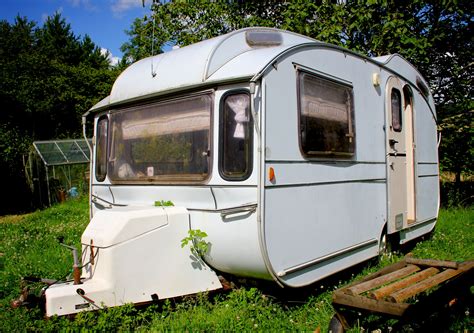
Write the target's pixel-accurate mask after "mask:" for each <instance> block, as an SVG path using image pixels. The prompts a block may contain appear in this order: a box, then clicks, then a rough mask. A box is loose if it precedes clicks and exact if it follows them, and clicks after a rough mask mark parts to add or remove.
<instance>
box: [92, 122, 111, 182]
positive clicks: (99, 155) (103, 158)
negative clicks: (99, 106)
mask: <svg viewBox="0 0 474 333" xmlns="http://www.w3.org/2000/svg"><path fill="white" fill-rule="evenodd" d="M107 127H108V119H107V117H104V118H101V119H100V120H99V122H98V124H97V134H96V137H97V147H96V159H95V160H96V163H95V177H96V178H97V180H98V181H100V182H101V181H104V179H105V176H106V174H107Z"/></svg>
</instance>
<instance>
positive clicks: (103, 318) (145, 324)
mask: <svg viewBox="0 0 474 333" xmlns="http://www.w3.org/2000/svg"><path fill="white" fill-rule="evenodd" d="M473 222H474V209H473V208H467V209H460V208H453V209H448V210H442V211H441V213H440V217H439V222H438V224H437V227H436V231H435V233H434V235H433V237H432V238H431V239H429V240H427V241H424V242H421V243H418V244H417V245H416V246H415V247H414V248H413V249H412V253H413V254H414V256H416V257H421V258H436V259H446V260H468V259H473V256H474V231H473ZM87 223H88V208H87V200H86V199H85V198H81V199H78V200H71V201H68V202H66V203H64V204H61V205H56V206H54V207H52V208H49V209H46V210H44V211H38V212H35V213H31V214H28V215H22V216H6V217H0V235H1V238H0V253H1V254H2V255H1V257H0V258H2V261H3V263H2V264H0V267H1V270H0V331H5V332H11V331H64V330H66V331H71V330H72V331H83V330H87V329H92V330H95V331H130V330H143V331H149V330H153V331H252V330H256V331H314V330H315V329H316V328H317V327H321V329H322V331H324V330H325V329H326V327H327V325H328V323H329V320H330V319H331V317H332V315H333V314H334V310H333V308H332V305H331V292H332V291H333V290H334V289H335V288H338V287H339V286H340V285H341V284H345V283H348V282H349V281H350V280H351V279H353V278H358V277H360V276H363V275H364V274H367V273H368V272H372V271H375V270H377V269H379V268H380V267H381V266H383V265H387V264H389V263H392V262H394V261H397V260H398V259H400V258H401V257H402V254H395V255H392V256H387V257H384V258H383V260H382V261H381V262H380V263H378V264H377V263H374V262H371V263H367V264H366V265H365V266H363V268H362V269H359V270H350V271H347V272H344V273H343V274H340V275H338V276H336V277H333V278H332V279H329V280H326V281H322V282H320V283H318V284H316V285H314V286H312V287H311V288H307V289H304V290H290V291H281V290H275V289H272V288H269V287H268V286H266V285H262V286H259V288H258V289H257V288H252V287H249V284H244V285H242V286H241V287H240V288H238V289H235V290H233V291H231V292H228V293H216V294H212V295H208V294H201V295H198V296H194V297H185V298H182V299H176V300H167V301H164V302H160V303H158V304H155V305H151V306H148V307H143V308H135V307H133V306H131V305H126V306H123V307H116V308H110V309H105V310H103V311H98V312H87V313H81V314H79V315H77V316H76V317H75V319H73V320H72V319H67V318H64V317H63V318H52V319H50V320H44V318H43V314H42V312H41V311H40V310H39V309H38V308H31V309H29V308H19V309H12V308H11V307H10V302H11V300H12V299H14V298H16V297H18V295H19V292H20V286H19V285H20V280H21V277H23V276H28V275H36V276H40V277H47V278H53V279H60V278H63V277H64V276H65V275H67V274H68V273H69V272H70V268H71V264H72V256H71V254H70V253H69V251H67V250H66V249H64V248H63V247H61V246H60V245H59V243H58V241H57V237H59V236H63V237H64V242H65V243H68V244H74V245H76V246H79V245H80V244H79V242H80V236H81V234H82V231H83V230H84V228H85V226H86V225H87ZM354 275H355V277H354ZM33 291H34V290H33ZM464 311H466V310H464V309H463V311H461V312H460V313H458V314H456V315H455V316H454V317H449V318H447V319H446V320H447V323H446V327H447V330H454V331H456V330H463V329H471V330H472V323H471V319H470V318H471V317H470V315H469V313H468V312H467V313H466V314H465V313H464ZM370 325H371V324H370V321H367V320H365V319H364V318H363V317H361V319H360V322H359V327H358V328H355V329H354V330H353V331H354V332H358V331H360V330H361V329H362V327H365V328H367V327H370Z"/></svg>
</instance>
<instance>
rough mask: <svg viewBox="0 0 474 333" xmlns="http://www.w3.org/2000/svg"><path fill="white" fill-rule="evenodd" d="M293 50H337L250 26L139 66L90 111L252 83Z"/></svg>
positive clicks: (398, 68)
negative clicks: (206, 87)
mask: <svg viewBox="0 0 474 333" xmlns="http://www.w3.org/2000/svg"><path fill="white" fill-rule="evenodd" d="M295 46H298V47H307V46H320V47H331V48H338V47H337V46H334V45H330V44H326V43H322V42H318V41H316V40H315V39H312V38H309V37H306V36H303V35H299V34H296V33H292V32H288V31H283V30H279V29H274V28H262V27H252V28H245V29H241V30H237V31H233V32H231V33H228V34H226V35H222V36H219V37H215V38H211V39H208V40H205V41H202V42H199V43H196V44H192V45H189V46H186V47H183V48H178V49H174V50H172V51H169V52H165V53H162V54H159V55H156V56H153V57H148V58H145V59H142V60H140V61H137V62H136V63H134V64H132V65H130V66H129V67H128V68H127V69H126V70H125V71H124V72H123V73H122V74H121V75H120V76H119V77H118V78H117V80H116V81H115V83H114V85H113V87H112V91H111V93H110V96H108V97H106V98H104V99H103V100H102V101H100V102H99V103H97V104H96V105H95V106H94V107H92V109H91V110H90V111H97V110H100V109H103V108H105V107H107V106H109V105H116V104H120V103H122V102H125V101H130V100H134V99H141V98H146V97H153V96H158V95H161V94H164V93H170V92H173V91H178V90H182V89H185V88H186V89H189V88H192V87H195V86H202V85H206V84H209V85H212V84H213V83H217V82H219V83H222V82H235V81H236V80H242V79H246V78H249V79H250V78H251V77H253V76H254V75H256V74H257V73H259V72H260V71H262V70H263V69H264V68H266V67H267V66H268V65H269V64H271V63H272V62H273V61H274V60H275V59H276V58H278V56H280V55H282V54H284V53H285V52H287V51H289V50H291V49H294V48H295ZM341 50H344V51H345V52H348V53H353V52H351V51H349V50H345V49H342V48H341ZM359 56H360V55H359ZM367 59H369V58H367ZM372 61H374V62H376V63H378V64H380V65H381V66H384V67H386V68H387V69H389V70H392V71H394V72H397V73H400V74H401V75H402V76H405V75H404V74H406V75H408V76H409V77H406V79H407V80H408V81H411V82H413V83H415V82H416V80H417V78H418V77H412V76H413V67H412V66H411V64H410V63H409V62H407V61H406V60H405V59H404V58H402V57H401V56H399V55H391V56H383V57H379V58H374V59H373V60H372ZM419 78H421V75H419ZM420 80H422V79H420ZM423 82H424V81H423ZM425 84H426V83H425Z"/></svg>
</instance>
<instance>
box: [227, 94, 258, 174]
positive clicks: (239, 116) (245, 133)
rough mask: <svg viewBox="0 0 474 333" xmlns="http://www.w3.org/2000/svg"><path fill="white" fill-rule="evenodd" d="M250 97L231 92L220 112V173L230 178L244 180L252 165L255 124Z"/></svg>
mask: <svg viewBox="0 0 474 333" xmlns="http://www.w3.org/2000/svg"><path fill="white" fill-rule="evenodd" d="M249 106H250V98H249V95H248V94H246V93H239V94H235V95H228V96H227V97H225V101H224V103H223V110H222V114H221V149H220V151H221V156H220V160H219V162H220V171H221V175H222V176H223V177H224V178H225V179H228V180H243V179H245V178H247V177H248V176H249V175H250V172H251V168H252V155H251V154H252V148H251V147H252V133H253V128H252V127H253V123H252V117H251V115H250V110H249V109H250V108H249Z"/></svg>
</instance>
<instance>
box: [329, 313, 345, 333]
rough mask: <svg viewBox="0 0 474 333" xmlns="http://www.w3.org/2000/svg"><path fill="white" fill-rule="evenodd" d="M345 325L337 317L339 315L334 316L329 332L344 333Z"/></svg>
mask: <svg viewBox="0 0 474 333" xmlns="http://www.w3.org/2000/svg"><path fill="white" fill-rule="evenodd" d="M344 331H345V330H344V326H343V325H342V323H341V321H340V320H339V318H338V317H337V315H334V316H332V318H331V321H330V322H329V327H328V332H329V333H344Z"/></svg>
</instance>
